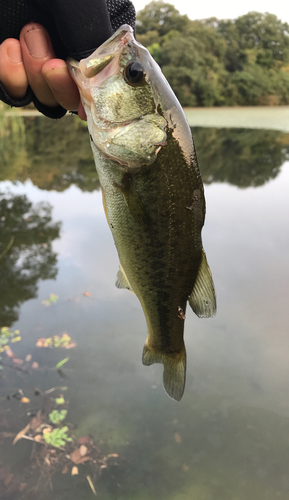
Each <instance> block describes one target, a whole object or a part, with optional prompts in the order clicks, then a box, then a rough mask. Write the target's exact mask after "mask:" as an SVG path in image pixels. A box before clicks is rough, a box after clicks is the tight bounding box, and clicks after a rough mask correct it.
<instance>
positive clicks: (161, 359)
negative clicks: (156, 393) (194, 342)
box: [142, 344, 186, 401]
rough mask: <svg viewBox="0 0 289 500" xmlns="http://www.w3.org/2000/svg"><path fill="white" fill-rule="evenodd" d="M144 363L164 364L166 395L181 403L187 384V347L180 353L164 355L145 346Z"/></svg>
mask: <svg viewBox="0 0 289 500" xmlns="http://www.w3.org/2000/svg"><path fill="white" fill-rule="evenodd" d="M142 362H143V364H144V365H147V366H148V365H152V364H153V363H163V365H164V373H163V383H164V388H165V391H166V393H167V394H168V395H169V396H170V397H171V398H173V399H175V400H176V401H180V399H181V398H182V395H183V393H184V389H185V383H186V350H185V347H184V349H183V350H182V351H181V352H180V353H176V354H165V353H164V354H162V353H160V352H156V351H154V350H153V349H152V348H151V347H149V346H148V345H147V344H145V346H144V349H143V356H142Z"/></svg>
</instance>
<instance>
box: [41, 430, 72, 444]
mask: <svg viewBox="0 0 289 500" xmlns="http://www.w3.org/2000/svg"><path fill="white" fill-rule="evenodd" d="M67 431H68V427H67V426H64V427H61V428H59V429H54V430H53V431H51V432H48V433H47V434H43V437H44V439H45V441H46V443H47V444H51V445H52V446H55V447H56V448H60V447H62V446H65V445H66V443H67V442H68V441H72V438H71V437H69V436H68V435H67Z"/></svg>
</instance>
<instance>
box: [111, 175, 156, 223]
mask: <svg viewBox="0 0 289 500" xmlns="http://www.w3.org/2000/svg"><path fill="white" fill-rule="evenodd" d="M114 186H115V187H116V188H117V189H118V190H119V191H120V192H121V193H122V194H123V197H124V201H125V204H126V206H127V207H128V209H129V212H130V215H131V216H132V217H133V218H134V219H135V221H136V222H137V223H138V224H141V225H144V226H147V225H149V224H150V222H151V221H150V215H149V211H148V209H147V207H146V206H145V204H144V202H143V200H142V198H141V196H140V194H139V192H138V191H137V189H136V188H135V186H134V183H133V180H132V177H131V175H130V174H124V176H123V178H122V183H121V184H117V183H116V182H115V183H114Z"/></svg>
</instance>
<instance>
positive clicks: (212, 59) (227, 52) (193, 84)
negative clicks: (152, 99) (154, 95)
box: [136, 1, 289, 106]
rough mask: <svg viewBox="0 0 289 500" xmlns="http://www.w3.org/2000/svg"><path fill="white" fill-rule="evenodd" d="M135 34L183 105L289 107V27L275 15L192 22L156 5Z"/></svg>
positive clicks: (143, 15)
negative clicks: (159, 67) (287, 105)
mask: <svg viewBox="0 0 289 500" xmlns="http://www.w3.org/2000/svg"><path fill="white" fill-rule="evenodd" d="M136 34H137V40H138V41H139V42H140V43H142V44H143V45H144V46H146V47H147V48H148V50H149V51H150V53H151V54H152V56H153V57H154V59H155V60H156V61H157V62H158V64H159V65H160V66H161V68H162V71H163V73H164V75H165V76H166V78H167V79H168V81H169V83H170V85H171V86H172V88H173V90H174V92H175V93H176V95H177V97H178V99H179V100H180V102H181V104H182V106H242V105H286V104H289V24H288V23H283V22H282V21H281V20H280V19H278V18H277V16H275V15H274V14H269V13H265V14H262V13H259V12H249V13H248V14H246V15H244V16H240V17H238V18H237V19H234V20H219V19H217V18H215V17H213V18H209V19H202V20H194V21H193V20H191V19H189V18H188V16H187V15H181V14H180V13H179V11H178V10H177V9H176V8H175V7H174V6H173V5H171V4H169V3H165V2H163V1H152V2H150V3H149V4H148V5H146V7H145V8H144V9H143V10H141V11H140V12H139V13H138V15H137V23H136Z"/></svg>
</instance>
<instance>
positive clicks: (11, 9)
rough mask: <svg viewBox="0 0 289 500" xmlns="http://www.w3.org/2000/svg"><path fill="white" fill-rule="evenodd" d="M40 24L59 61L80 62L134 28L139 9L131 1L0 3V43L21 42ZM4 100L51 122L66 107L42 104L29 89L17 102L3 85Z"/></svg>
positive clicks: (24, 0)
mask: <svg viewBox="0 0 289 500" xmlns="http://www.w3.org/2000/svg"><path fill="white" fill-rule="evenodd" d="M30 22H37V23H39V24H42V25H43V26H44V27H45V28H46V29H47V31H48V33H49V35H50V38H51V41H52V45H53V48H54V51H55V57H57V58H60V59H64V60H65V59H67V57H68V56H71V57H73V58H74V59H76V60H78V61H79V60H80V59H83V58H84V57H87V56H88V55H89V54H91V53H92V52H93V51H94V50H95V49H96V48H97V47H99V46H100V45H101V44H102V43H103V42H105V40H107V39H108V38H109V37H110V36H111V35H112V33H113V32H114V31H116V30H117V29H118V28H119V27H120V26H121V25H122V24H129V25H130V26H132V28H134V25H135V9H134V6H133V4H132V3H131V1H130V0H106V1H105V0H49V1H47V0H9V1H7V0H0V43H2V42H3V41H4V40H5V39H6V38H17V39H19V35H20V31H21V29H22V28H23V26H25V24H27V23H30ZM0 100H2V101H4V102H5V103H6V104H9V105H10V106H16V107H21V106H26V105H27V104H29V103H30V102H31V101H33V103H34V105H35V107H36V108H37V109H38V110H39V111H41V113H43V114H44V115H46V116H48V117H49V118H61V117H62V116H64V115H65V113H66V110H65V109H64V108H62V106H60V105H59V106H56V107H53V108H50V107H48V106H44V105H43V104H41V103H40V102H39V101H38V99H37V98H36V97H35V95H34V94H33V92H32V90H31V88H30V87H28V89H27V92H26V95H25V96H24V98H22V99H13V98H11V97H10V96H9V94H8V93H7V92H6V90H5V88H4V87H3V85H2V84H1V83H0Z"/></svg>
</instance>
